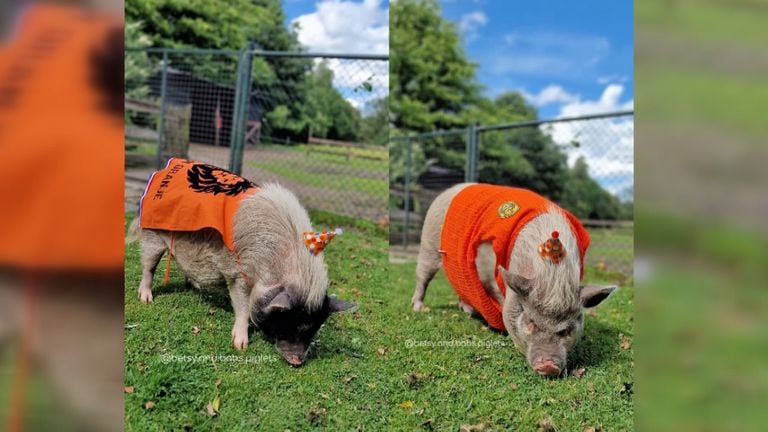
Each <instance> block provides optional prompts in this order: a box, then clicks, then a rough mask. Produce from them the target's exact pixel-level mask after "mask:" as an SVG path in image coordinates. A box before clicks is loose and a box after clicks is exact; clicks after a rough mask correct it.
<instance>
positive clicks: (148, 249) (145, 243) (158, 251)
mask: <svg viewBox="0 0 768 432" xmlns="http://www.w3.org/2000/svg"><path fill="white" fill-rule="evenodd" d="M165 249H166V245H165V242H164V241H163V239H162V238H161V237H160V235H159V234H157V233H156V232H154V231H149V230H142V232H141V282H140V283H139V299H141V301H142V303H147V304H148V303H152V279H153V278H154V277H155V270H156V269H157V264H158V263H159V262H160V259H161V258H163V254H164V253H165Z"/></svg>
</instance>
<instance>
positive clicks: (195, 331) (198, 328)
mask: <svg viewBox="0 0 768 432" xmlns="http://www.w3.org/2000/svg"><path fill="white" fill-rule="evenodd" d="M192 333H194V334H198V333H200V327H198V326H194V327H192Z"/></svg>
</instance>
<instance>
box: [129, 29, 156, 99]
mask: <svg viewBox="0 0 768 432" xmlns="http://www.w3.org/2000/svg"><path fill="white" fill-rule="evenodd" d="M125 45H126V46H129V47H132V48H147V47H149V46H151V45H152V40H151V39H150V37H149V36H147V34H146V33H144V31H143V30H142V28H141V23H140V22H130V21H128V22H126V23H125ZM156 70H157V65H156V64H154V63H153V62H152V61H151V60H150V59H149V56H147V53H146V52H143V51H131V52H126V54H125V94H126V95H128V96H130V97H135V98H143V97H146V96H147V95H148V94H149V85H148V84H147V80H148V78H149V77H150V76H151V75H152V74H153V73H155V71H156Z"/></svg>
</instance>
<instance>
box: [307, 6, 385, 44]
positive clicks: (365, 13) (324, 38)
mask: <svg viewBox="0 0 768 432" xmlns="http://www.w3.org/2000/svg"><path fill="white" fill-rule="evenodd" d="M293 23H295V24H298V26H299V30H298V36H299V42H300V43H301V44H302V45H304V46H305V47H307V48H308V49H309V50H310V51H319V52H324V53H353V54H387V53H388V52H389V8H388V2H382V1H381V0H363V1H343V0H322V1H320V2H318V3H317V5H316V10H315V12H313V13H311V14H306V15H301V16H299V17H298V18H296V19H294V20H293Z"/></svg>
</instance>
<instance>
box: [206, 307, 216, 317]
mask: <svg viewBox="0 0 768 432" xmlns="http://www.w3.org/2000/svg"><path fill="white" fill-rule="evenodd" d="M215 314H216V308H215V307H211V308H208V315H215Z"/></svg>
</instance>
